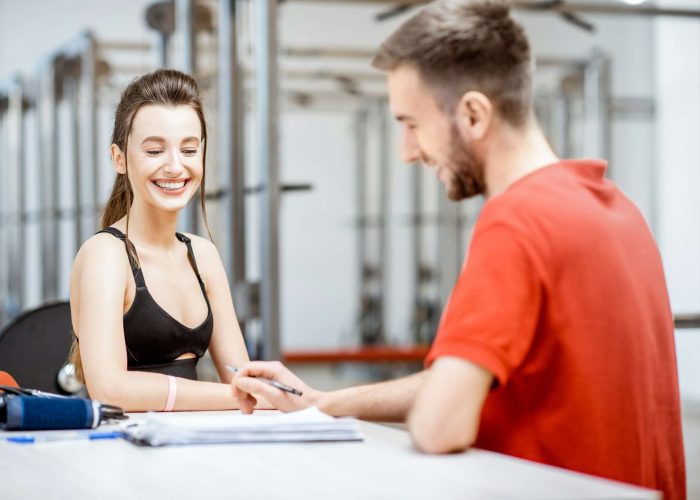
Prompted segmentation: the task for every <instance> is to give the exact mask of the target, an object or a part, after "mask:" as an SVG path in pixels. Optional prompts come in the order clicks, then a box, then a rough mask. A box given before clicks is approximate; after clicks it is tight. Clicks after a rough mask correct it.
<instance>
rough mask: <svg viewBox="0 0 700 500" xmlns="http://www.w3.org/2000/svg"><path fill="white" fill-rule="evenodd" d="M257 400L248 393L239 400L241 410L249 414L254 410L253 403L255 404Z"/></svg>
mask: <svg viewBox="0 0 700 500" xmlns="http://www.w3.org/2000/svg"><path fill="white" fill-rule="evenodd" d="M257 403H258V402H257V400H256V399H255V398H254V397H253V396H251V395H250V394H249V395H247V396H246V397H245V398H244V399H242V400H241V412H243V413H245V414H248V415H249V414H251V413H253V412H254V411H255V405H256V404H257Z"/></svg>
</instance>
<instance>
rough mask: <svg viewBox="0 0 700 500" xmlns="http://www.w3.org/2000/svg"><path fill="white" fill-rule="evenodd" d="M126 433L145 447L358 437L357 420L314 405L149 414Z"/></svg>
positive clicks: (349, 438)
mask: <svg viewBox="0 0 700 500" xmlns="http://www.w3.org/2000/svg"><path fill="white" fill-rule="evenodd" d="M126 434H127V436H128V438H129V440H130V441H132V442H134V443H136V444H141V445H146V446H164V445H184V444H212V443H251V442H284V441H288V442H295V441H359V440H362V436H361V434H360V432H359V427H358V423H357V420H355V419H352V418H334V417H331V416H329V415H326V414H325V413H323V412H321V411H320V410H319V409H318V408H315V407H312V408H307V409H305V410H301V411H297V412H292V413H279V414H272V415H270V414H259V413H258V414H253V415H242V414H233V415H201V416H200V415H194V416H192V415H188V416H184V417H181V418H177V416H176V415H165V414H153V415H148V416H147V417H146V418H145V419H144V420H142V421H140V422H137V423H136V424H135V425H132V426H130V427H127V430H126Z"/></svg>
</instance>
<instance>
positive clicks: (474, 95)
mask: <svg viewBox="0 0 700 500" xmlns="http://www.w3.org/2000/svg"><path fill="white" fill-rule="evenodd" d="M493 113H494V109H493V103H492V102H491V99H489V98H488V97H486V96H485V95H484V94H482V93H481V92H476V91H474V90H471V91H469V92H467V93H465V94H464V95H463V96H462V98H461V99H460V100H459V104H458V105H457V113H456V115H455V118H456V120H457V126H458V127H459V129H460V131H461V132H462V133H463V134H467V135H468V136H469V137H470V138H471V139H472V140H479V139H482V138H483V137H484V136H485V135H486V133H487V132H488V130H489V127H490V126H491V122H492V121H493Z"/></svg>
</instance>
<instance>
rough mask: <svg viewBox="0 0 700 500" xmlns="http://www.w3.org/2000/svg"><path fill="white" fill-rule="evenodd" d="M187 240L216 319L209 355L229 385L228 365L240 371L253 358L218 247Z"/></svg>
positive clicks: (230, 377) (192, 236)
mask: <svg viewBox="0 0 700 500" xmlns="http://www.w3.org/2000/svg"><path fill="white" fill-rule="evenodd" d="M187 236H188V237H189V238H190V239H191V240H192V248H193V251H194V253H195V257H196V259H197V266H198V267H199V272H200V274H201V276H202V279H203V280H204V283H205V285H206V289H207V297H208V298H209V304H210V305H211V311H212V315H213V317H214V332H213V334H212V337H211V343H210V344H209V353H210V354H211V357H212V360H213V361H214V364H215V365H216V370H217V372H218V374H219V377H220V378H221V380H222V382H225V383H230V382H231V380H232V379H233V373H230V372H229V371H228V370H226V365H233V366H236V367H241V366H243V365H245V364H246V363H248V361H249V360H250V358H249V357H248V351H247V350H246V346H245V342H244V341H243V334H242V333H241V328H240V326H239V325H238V318H236V311H235V310H234V307H233V300H232V298H231V289H230V287H229V283H228V278H227V277H226V270H225V269H224V265H223V263H222V262H221V257H220V256H219V252H218V250H217V249H216V246H214V244H213V243H212V242H211V241H209V240H206V239H204V238H200V237H198V236H194V235H189V234H188V235H187Z"/></svg>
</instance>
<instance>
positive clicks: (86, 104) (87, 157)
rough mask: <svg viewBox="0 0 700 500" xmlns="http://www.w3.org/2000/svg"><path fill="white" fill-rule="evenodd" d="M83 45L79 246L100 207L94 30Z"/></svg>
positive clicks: (93, 228)
mask: <svg viewBox="0 0 700 500" xmlns="http://www.w3.org/2000/svg"><path fill="white" fill-rule="evenodd" d="M83 43H84V48H83V52H82V54H81V56H80V82H79V87H78V107H79V121H80V123H79V128H78V129H76V133H78V134H79V137H80V139H79V147H80V150H79V151H80V160H79V175H78V177H79V179H80V182H79V184H78V191H79V192H78V205H77V207H76V208H77V210H78V212H77V221H78V231H79V236H78V238H79V240H78V241H77V242H76V243H77V247H76V248H80V245H81V244H82V242H83V241H85V240H86V239H87V238H88V237H89V236H90V235H91V234H92V233H93V232H94V231H95V229H96V228H97V212H98V206H99V199H98V198H99V197H98V193H99V177H98V169H99V163H100V162H99V157H98V154H97V142H98V134H97V128H98V126H97V122H98V120H97V107H98V102H97V42H96V41H95V37H94V36H93V35H92V33H85V35H84V40H83Z"/></svg>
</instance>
